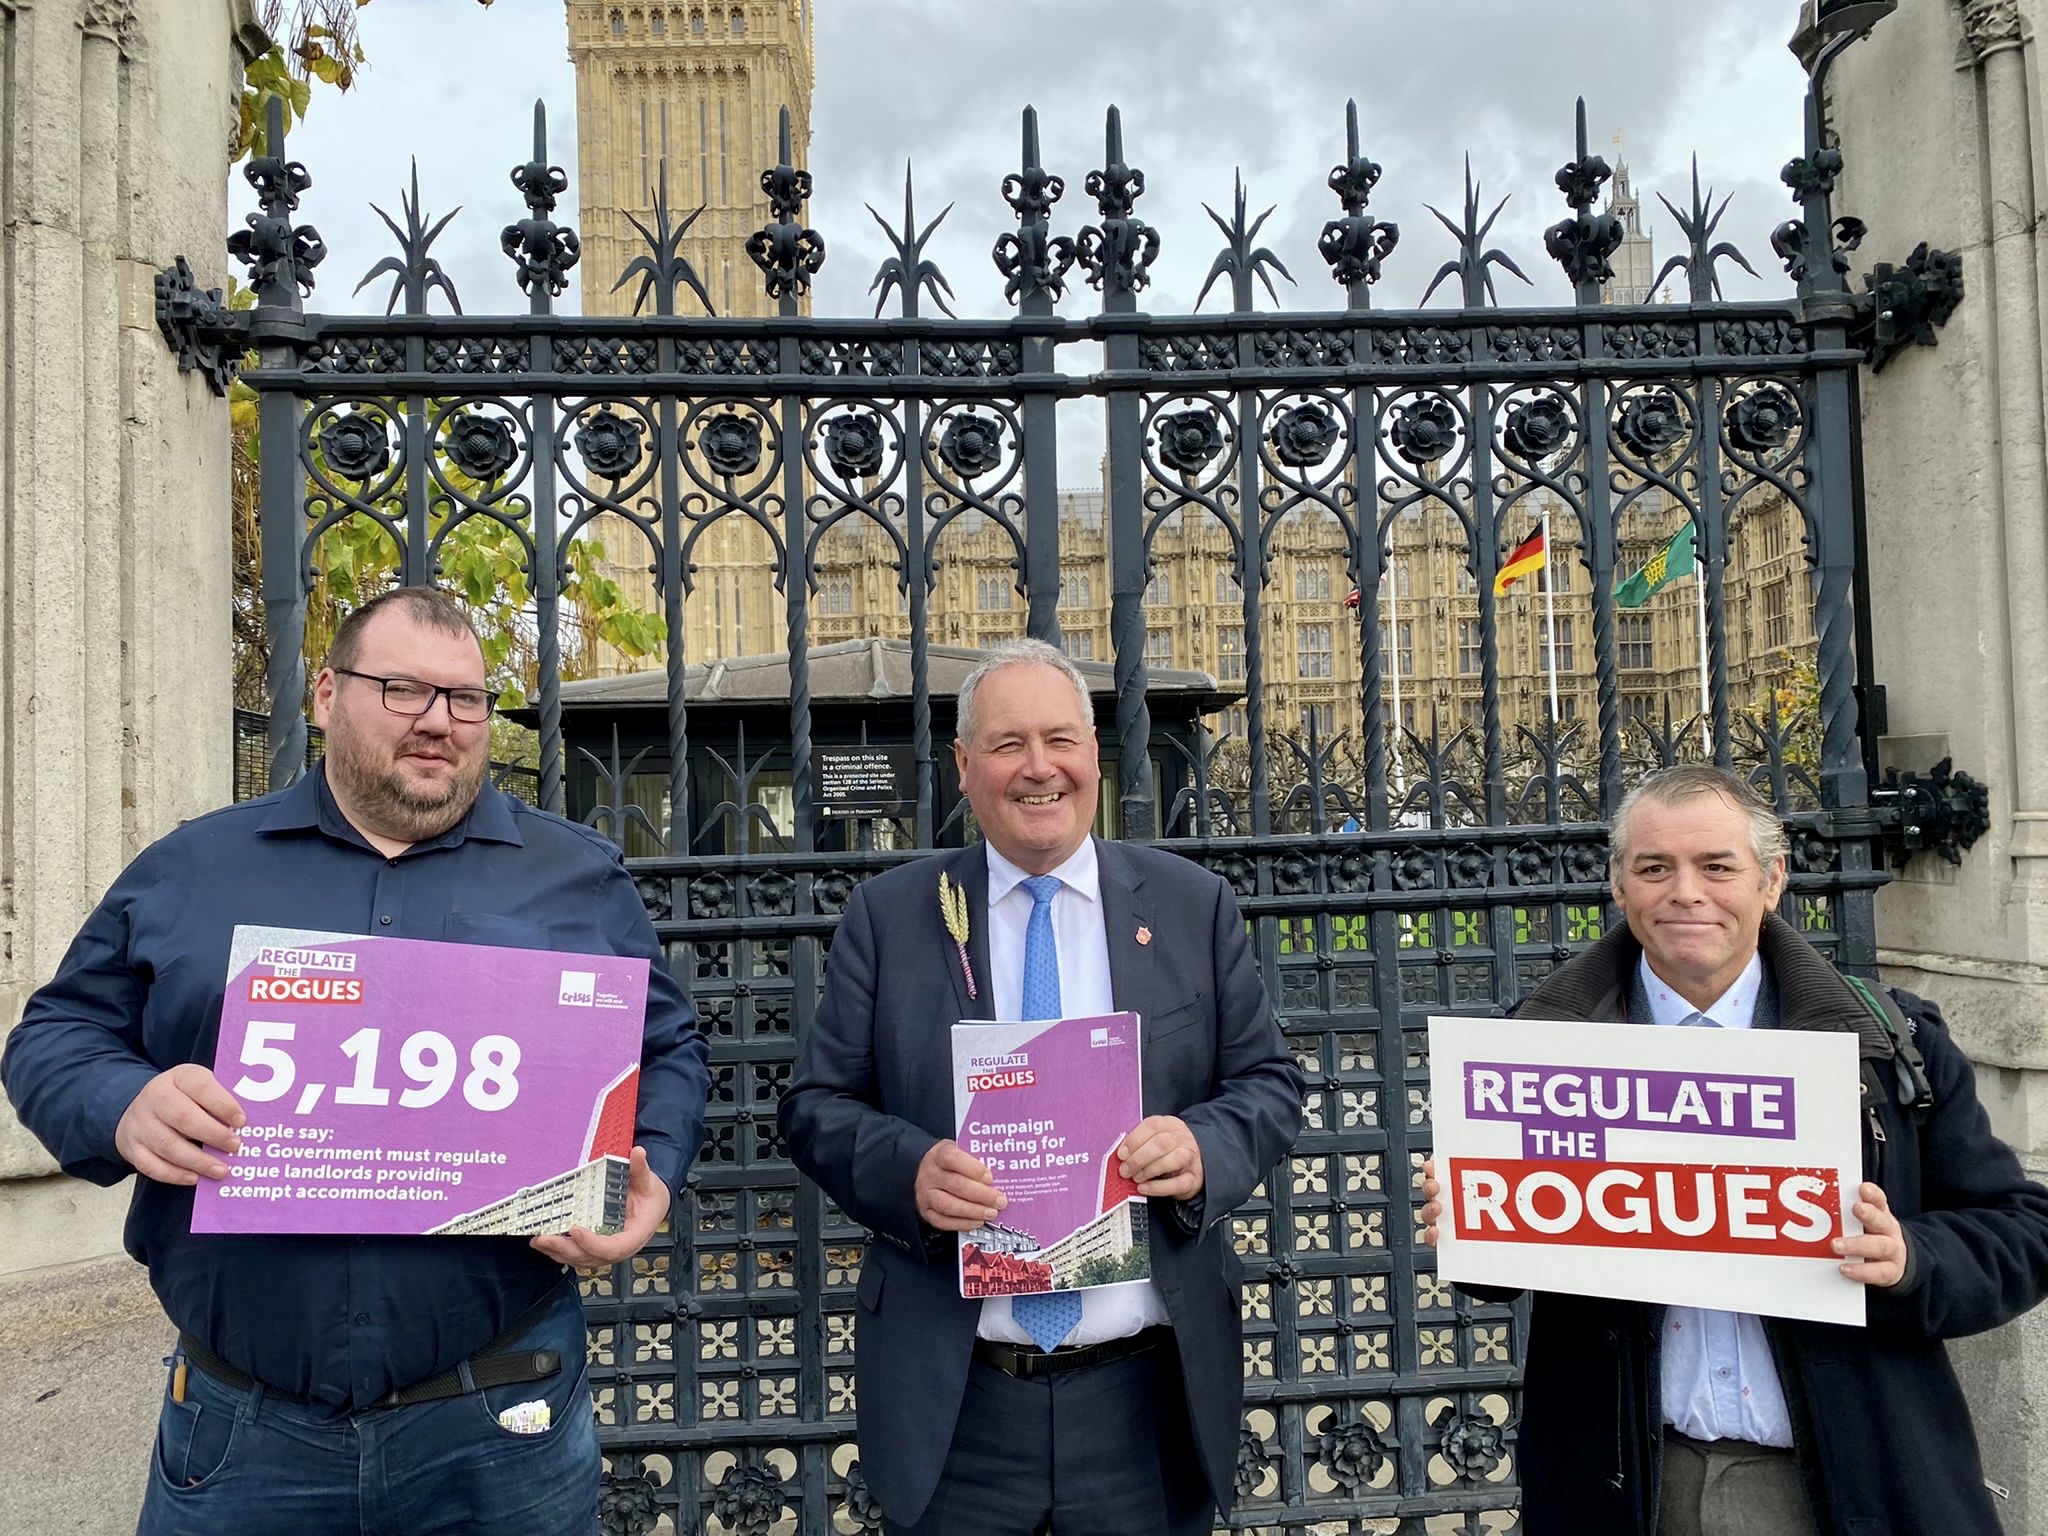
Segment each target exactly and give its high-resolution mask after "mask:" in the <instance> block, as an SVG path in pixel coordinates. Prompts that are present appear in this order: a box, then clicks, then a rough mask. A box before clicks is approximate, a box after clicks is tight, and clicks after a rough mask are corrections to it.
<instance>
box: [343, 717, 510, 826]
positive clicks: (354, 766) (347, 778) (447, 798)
mask: <svg viewBox="0 0 2048 1536" xmlns="http://www.w3.org/2000/svg"><path fill="white" fill-rule="evenodd" d="M427 746H431V747H433V748H434V749H435V750H437V751H441V752H449V751H451V749H450V748H449V747H448V745H447V744H446V743H445V742H439V741H431V740H430V739H429V738H426V737H422V736H407V737H406V738H405V739H404V740H402V741H401V742H399V744H398V745H397V747H395V748H394V749H393V760H392V761H388V762H381V761H377V760H375V759H374V758H373V756H372V754H371V753H370V752H369V751H368V750H366V749H365V748H364V747H363V746H362V744H361V743H360V742H358V741H357V740H355V738H354V737H353V736H352V735H350V734H349V733H347V732H336V731H332V730H330V732H329V734H328V737H327V772H328V775H329V776H330V778H331V779H332V780H333V781H334V783H335V785H336V786H337V787H338V788H339V790H340V791H341V795H342V797H343V798H344V799H346V801H347V802H348V806H349V808H350V809H351V810H353V811H354V812H355V813H356V814H357V815H359V816H361V817H362V818H363V819H364V820H365V821H367V822H369V823H370V825H369V826H367V827H362V828H359V829H358V830H359V831H366V832H374V833H376V834H377V835H378V836H379V837H388V838H393V839H400V840H403V841H405V842H407V843H419V842H425V841H426V840H427V839H428V838H431V837H439V836H440V835H441V834H442V833H443V832H446V831H447V830H448V829H449V828H450V827H452V826H454V825H455V823H456V822H458V821H460V820H462V818H463V817H464V816H466V815H468V814H469V808H470V807H471V806H472V805H474V804H475V803H476V797H477V795H478V794H479V793H480V792H481V791H482V789H483V784H484V773H485V771H486V769H487V768H488V766H489V764H488V763H487V761H486V756H487V754H484V753H478V754H477V758H476V761H475V763H474V764H473V765H470V766H468V767H463V766H461V765H460V764H459V763H458V764H456V765H455V768H456V771H455V772H454V773H452V774H451V775H450V776H449V778H448V780H447V782H446V783H445V784H443V785H442V786H441V787H440V788H439V789H436V790H431V791H429V792H427V793H421V792H420V791H418V790H416V789H414V788H412V787H411V786H410V785H408V784H407V782H406V780H405V777H404V775H403V774H402V773H401V772H400V770H399V767H398V764H397V762H396V759H397V758H401V757H403V756H405V755H406V754H407V753H408V752H411V751H412V750H414V749H415V748H416V747H427Z"/></svg>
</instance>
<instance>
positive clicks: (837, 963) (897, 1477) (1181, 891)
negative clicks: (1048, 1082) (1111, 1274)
mask: <svg viewBox="0 0 2048 1536" xmlns="http://www.w3.org/2000/svg"><path fill="white" fill-rule="evenodd" d="M1096 853H1097V857H1098V861H1099V867H1100V873H1101V887H1102V912H1103V921H1104V924H1105V926H1106V929H1107V936H1108V940H1109V969H1110V981H1111V989H1112V993H1113V995H1114V998H1115V1002H1116V1006H1117V1007H1118V1008H1119V1009H1130V1010H1133V1011H1135V1012H1136V1013H1138V1014H1139V1015H1140V1017H1141V1019H1142V1021H1143V1036H1142V1038H1143V1043H1144V1108H1145V1113H1146V1114H1148V1115H1159V1114H1165V1115H1178V1116H1180V1118H1181V1119H1182V1120H1184V1121H1186V1122H1187V1125H1188V1127H1189V1129H1190V1130H1191V1131H1193V1133H1194V1136H1195V1140H1196V1142H1197V1143H1198V1144H1199V1145H1200V1147H1201V1149H1202V1172H1203V1179H1204V1189H1203V1193H1202V1197H1201V1199H1200V1200H1199V1201H1197V1202H1191V1203H1187V1204H1177V1203H1175V1202H1171V1201H1154V1202H1153V1206H1154V1210H1153V1213H1152V1222H1151V1230H1152V1262H1153V1278H1154V1281H1155V1283H1156V1284H1157V1285H1158V1287H1159V1290H1160V1293H1161V1295H1162V1296H1163V1297H1164V1298H1165V1302H1166V1308H1167V1311H1168V1313H1169V1315H1170V1316H1171V1317H1172V1319H1173V1329H1174V1337H1175V1339H1176V1341H1177V1343H1178V1346H1179V1350H1180V1360H1181V1369H1182V1374H1183V1376H1184V1378H1185V1379H1186V1381H1187V1383H1188V1389H1189V1392H1188V1412H1189V1417H1190V1419H1191V1420H1192V1422H1193V1424H1194V1429H1195V1439H1196V1443H1197V1446H1198V1448H1199V1451H1200V1457H1201V1462H1202V1470H1203V1472H1204V1473H1205V1474H1206V1476H1207V1478H1208V1482H1209V1487H1210V1489H1211V1491H1212V1492H1213V1494H1214V1495H1215V1498H1216V1502H1217V1504H1218V1505H1219V1506H1220V1507H1222V1508H1223V1509H1225V1510H1227V1509H1228V1508H1229V1506H1230V1502H1231V1497H1232V1494H1233V1492H1234V1485H1233V1478H1234V1474H1235V1471H1236V1466H1237V1440H1238V1421H1239V1418H1240V1415H1241V1413H1242V1409H1243V1399H1244V1390H1243V1387H1244V1372H1243V1343H1242V1330H1241V1327H1240V1323H1239V1315H1238V1309H1239V1304H1240V1294H1241V1289H1242V1273H1241V1270H1240V1267H1239V1264H1238V1259H1237V1255H1236V1252H1235V1251H1234V1250H1233V1248H1232V1247H1231V1244H1230V1227H1229V1221H1228V1218H1229V1216H1230V1213H1231V1212H1232V1211H1233V1210H1235V1209H1236V1208H1237V1207H1238V1206H1240V1205H1242V1204H1244V1202H1245V1201H1246V1200H1247V1199H1249V1198H1250V1196H1251V1193H1252V1190H1253V1188H1254V1187H1255V1186H1256V1185H1257V1184H1258V1183H1259V1181H1260V1179H1262V1178H1263V1177H1264V1176H1265V1174H1266V1172H1267V1170H1269V1169H1270V1168H1271V1167H1272V1166H1273V1165H1274V1164H1275V1163H1277V1162H1278V1161H1279V1160H1280V1159H1281V1157H1282V1156H1284V1155H1285V1154H1286V1152H1287V1150H1288V1149H1289V1148H1290V1147H1291V1146H1292V1145H1293V1144H1294V1138H1295V1136H1296V1134H1297V1133H1298V1131H1299V1130H1300V1127H1301V1074H1300V1073H1299V1071H1297V1070H1296V1068H1295V1066H1294V1062H1293V1060H1292V1058H1291V1057H1290V1056H1289V1054H1288V1051H1287V1047H1286V1044H1285V1042H1284V1041H1283V1040H1282V1038H1281V1035H1280V1030H1279V1026H1278V1025H1277V1024H1276V1023H1275V1021H1274V1018H1273V1009H1272V1004H1271V1001H1270V1000H1269V998H1268V997H1267V994H1266V989H1265V987H1264V985H1263V984H1262V983H1261V981H1260V979H1259V972H1258V967H1257V965H1256V963H1255V962H1254V960H1253V958H1252V952H1251V947H1250V945H1249V944H1248V943H1247V942H1246V938H1245V927H1244V918H1243V916H1242V915H1241V914H1240V913H1239V911H1238V908H1237V903H1236V901H1235V900H1233V899H1232V897H1231V894H1230V891H1229V888H1228V887H1227V886H1225V885H1224V883H1223V882H1222V881H1221V880H1220V879H1218V878H1217V877H1216V876H1215V875H1213V874H1211V873H1209V872H1208V871H1207V870H1204V869H1202V868H1200V867H1199V866H1197V865H1195V864H1191V863H1189V862H1188V861H1187V860H1185V859H1182V858H1179V857H1178V856H1176V855H1173V854H1169V853H1163V852H1161V851H1159V850H1158V849H1155V848H1147V847H1144V846H1142V845H1136V844H1127V843H1111V842H1103V841H1101V840H1100V839H1098V840H1097V842H1096ZM941 871H944V872H945V873H946V874H948V875H949V876H950V877H951V878H952V879H953V880H954V881H956V882H957V883H958V884H959V885H960V886H961V887H962V888H963V889H964V890H965V892H966V895H967V909H968V912H969V914H970V927H969V953H970V957H971V959H972V963H973V966H974V974H975V984H976V988H977V991H978V993H979V996H978V997H977V998H976V999H974V1000H970V999H969V998H968V996H967V984H966V981H965V979H964V978H963V976H962V975H961V972H960V961H959V957H958V954H957V952H956V951H955V949H954V946H953V942H952V940H951V939H950V938H948V937H947V934H946V929H945V925H944V923H943V921H942V920H941V918H940V914H939V898H938V880H939V874H940V872H941ZM987 913H988V859H987V854H986V852H985V851H984V849H983V847H982V845H981V844H979V843H976V844H974V845H973V846H971V847H968V848H963V849H959V850H955V851H951V852H947V853H942V854H937V855H934V856H933V857H931V858H927V859H920V860H918V861H917V862H916V863H914V864H909V865H905V866H903V867H902V868H899V869H894V870H891V871H890V872H889V873H887V874H885V875H880V876H877V877H876V878H875V879H873V880H870V881H868V882H867V883H866V884H865V885H863V886H861V887H860V889H859V890H858V891H856V892H855V894H854V897H853V900H852V901H851V903H849V904H848V906H847V909H846V915H845V917H844V919H843V920H842V921H841V923H840V926H839V932H838V934H837V936H836V937H835V938H834V939H833V942H832V958H831V968H830V971H829V973H828V975H827V977H826V984H825V996H824V1000H823V1002H822V1003H821V1005H820V1007H819V1009H818V1016H817V1021H816V1023H815V1024H813V1026H812V1028H811V1034H810V1038H809V1039H808V1040H806V1041H805V1042H804V1047H803V1051H802V1054H801V1056H800V1058H799V1060H798V1062H797V1069H796V1076H795V1077H794V1079H793V1080H792V1081H791V1083H790V1085H789V1089H788V1091H787V1092H786V1093H785V1094H784V1095H783V1098H782V1108H781V1127H782V1134H783V1137H784V1139H785V1140H786V1141H787V1143H788V1145H789V1150H790V1155H791V1157H792V1158H793V1159H794V1160H795V1162H796V1164H797V1166H798V1167H799V1168H801V1169H802V1170H803V1171H804V1172H805V1173H807V1174H808V1175H810V1177H811V1178H813V1179H815V1180H816V1181H817V1182H818V1184H819V1185H821V1186H822V1187H823V1188H824V1190H825V1192H826V1193H827V1194H829V1195H830V1196H831V1197H832V1198H833V1200H835V1201H836V1202H838V1204H839V1206H840V1208H841V1209H843V1210H844V1211H846V1213H847V1214H848V1215H850V1216H851V1217H852V1218H853V1219H854V1220H856V1221H858V1222H860V1223H861V1224H862V1225H864V1226H866V1227H868V1228H869V1229H870V1230H872V1231H873V1233H874V1235H875V1237H876V1239H877V1241H875V1242H871V1243H870V1244H869V1245H868V1249H867V1256H866V1258H865V1260H864V1262H863V1263H862V1265H861V1273H860V1284H859V1291H858V1297H859V1312H858V1317H859V1323H858V1326H857V1330H856V1335H855V1358H856V1374H857V1382H858V1391H859V1403H860V1447H861V1464H862V1467H863V1469H864V1471H865V1472H866V1474H867V1479H868V1482H869V1485H870V1486H871V1487H872V1488H873V1489H874V1490H875V1494H876V1496H877V1498H878V1499H879V1500H880V1502H881V1505H882V1507H883V1509H884V1510H885V1511H886V1512H887V1513H888V1515H889V1517H890V1518H891V1519H892V1520H896V1521H899V1522H902V1523H905V1524H909V1523H912V1522H915V1521H916V1520H917V1519H918V1518H919V1517H920V1516H921V1515H922V1514H923V1513H924V1510H925V1507H926V1506H927V1505H928V1504H929V1503H930V1501H931V1496H932V1491H933V1489H934V1488H936V1487H937V1486H938V1481H939V1474H940V1470H941V1469H942V1467H943V1466H944V1464H945V1460H946V1452H947V1449H948V1447H949V1446H950V1445H951V1443H952V1439H953V1429H954V1425H955V1422H956V1421H957V1419H958V1418H959V1414H960V1403H961V1398H962V1395H963V1394H964V1392H965V1389H966V1384H967V1368H968V1363H969V1360H970V1358H971V1356H972V1353H973V1348H974V1331H975V1323H976V1320H977V1319H978V1318H979V1316H980V1314H981V1303H980V1302H979V1301H966V1300H963V1299H962V1298H961V1296H960V1288H959V1279H958V1275H957V1273H956V1270H955V1251H956V1244H955V1239H954V1237H953V1235H952V1234H951V1233H939V1232H935V1231H933V1230H932V1229H931V1228H930V1227H927V1226H926V1225H925V1224H924V1223H923V1222H922V1221H920V1220H919V1218H918V1214H917V1204H916V1196H915V1194H914V1186H915V1184H916V1179H917V1166H918V1163H919V1161H920V1160H921V1159H922V1158H923V1157H924V1154H925V1153H926V1151H927V1150H929V1149H930V1148H931V1146H932V1145H933V1144H934V1143H935V1142H938V1141H940V1140H943V1139H945V1138H948V1137H951V1136H952V1135H953V1133H954V1126H955V1117H954V1111H953V1095H952V1088H951V1075H952V1074H951V1063H952V1046H951V1035H950V1033H949V1031H950V1029H951V1026H952V1025H953V1024H954V1023H956V1022H958V1021H959V1020H961V1019H972V1018H988V1017H990V1016H991V1009H992V1006H993V1005H992V1001H991V999H992V996H993V993H992V990H991V988H990V985H989V978H988V935H987V932H986V929H987ZM1140 927H1146V928H1149V929H1150V930H1151V933H1152V939H1151V942H1150V943H1149V944H1144V945H1141V944H1139V943H1138V941H1137V931H1138V929H1139V928H1140Z"/></svg>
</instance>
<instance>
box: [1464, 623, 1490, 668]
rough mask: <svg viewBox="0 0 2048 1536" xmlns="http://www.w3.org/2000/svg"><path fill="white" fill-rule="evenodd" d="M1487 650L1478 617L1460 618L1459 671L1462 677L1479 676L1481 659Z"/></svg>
mask: <svg viewBox="0 0 2048 1536" xmlns="http://www.w3.org/2000/svg"><path fill="white" fill-rule="evenodd" d="M1484 652H1485V641H1484V640H1482V639H1481V637H1480V633H1479V621H1478V620H1477V619H1460V620H1458V673H1459V675H1460V676H1461V677H1477V676H1478V675H1479V669H1480V659H1481V657H1482V656H1483V654H1484Z"/></svg>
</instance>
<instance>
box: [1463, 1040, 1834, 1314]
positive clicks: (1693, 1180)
mask: <svg viewBox="0 0 2048 1536" xmlns="http://www.w3.org/2000/svg"><path fill="white" fill-rule="evenodd" d="M1429 1059H1430V1070H1429V1075H1430V1103H1431V1111H1432V1115H1433V1119H1434V1125H1435V1149H1436V1151H1435V1155H1436V1176H1437V1180H1438V1182H1439V1183H1440V1184H1441V1185H1442V1186H1443V1192H1444V1193H1443V1200H1444V1214H1443V1217H1442V1218H1441V1220H1440V1221H1439V1223H1438V1229H1437V1230H1438V1240H1437V1272H1438V1273H1439V1274H1440V1275H1442V1276H1443V1277H1444V1278H1445V1279H1447V1280H1457V1281H1465V1282H1468V1283H1471V1284H1474V1285H1489V1286H1506V1287H1514V1288H1521V1287H1527V1288H1530V1289H1534V1290H1543V1291H1569V1292H1576V1293H1578V1294H1580V1295H1586V1296H1615V1297H1622V1298H1626V1299H1629V1300H1633V1301H1652V1302H1663V1303H1666V1304H1670V1305H1675V1306H1687V1307H1712V1308H1719V1309H1722V1310H1727V1311H1736V1312H1757V1313H1764V1314H1767V1315H1769V1316H1773V1317H1801V1318H1810V1319H1813V1320H1815V1321H1818V1322H1828V1323H1848V1324H1853V1325H1857V1326H1861V1324H1862V1323H1863V1320H1864V1308H1863V1303H1864V1287H1863V1286H1862V1285H1860V1284H1859V1283H1857V1282H1856V1281H1854V1280H1851V1279H1850V1278H1849V1277H1848V1276H1846V1275H1844V1274H1843V1273H1842V1272H1841V1269H1840V1264H1841V1262H1842V1261H1841V1259H1840V1258H1839V1257H1838V1256H1837V1255H1836V1254H1835V1252H1834V1249H1833V1247H1832V1244H1833V1242H1834V1240H1835V1239H1836V1238H1838V1237H1848V1236H1855V1235H1857V1234H1858V1233H1860V1232H1861V1231H1862V1226H1861V1224H1860V1223H1858V1222H1857V1220H1856V1218H1855V1217H1854V1215H1852V1214H1851V1208H1852V1207H1853V1206H1854V1205H1855V1203H1856V1190H1857V1186H1858V1184H1859V1183H1861V1181H1862V1167H1863V1159H1862V1141H1861V1134H1860V1128H1859V1126H1858V1104H1859V1088H1858V1078H1857V1037H1856V1036H1855V1035H1853V1034H1840V1033H1836V1034H1821V1033H1815V1032H1809V1031H1803V1030H1776V1029H1771V1030H1732V1029H1677V1028H1670V1029H1659V1028H1655V1027H1651V1026H1644V1025H1628V1024H1589V1023H1554V1022H1546V1021H1543V1020H1537V1019H1473V1018H1452V1017H1435V1018H1432V1019H1431V1020H1430V1021H1429Z"/></svg>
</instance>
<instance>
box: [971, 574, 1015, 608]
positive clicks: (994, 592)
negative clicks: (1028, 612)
mask: <svg viewBox="0 0 2048 1536" xmlns="http://www.w3.org/2000/svg"><path fill="white" fill-rule="evenodd" d="M1014 590H1015V589H1014V587H1013V586H1012V584H1011V582H1010V578H1009V577H1007V576H977V577H975V578H974V606H975V607H976V608H978V609H980V610H981V611H982V612H983V613H999V612H1001V611H1002V610H1003V609H1006V608H1008V607H1009V606H1010V598H1011V596H1012V595H1013V593H1014Z"/></svg>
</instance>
